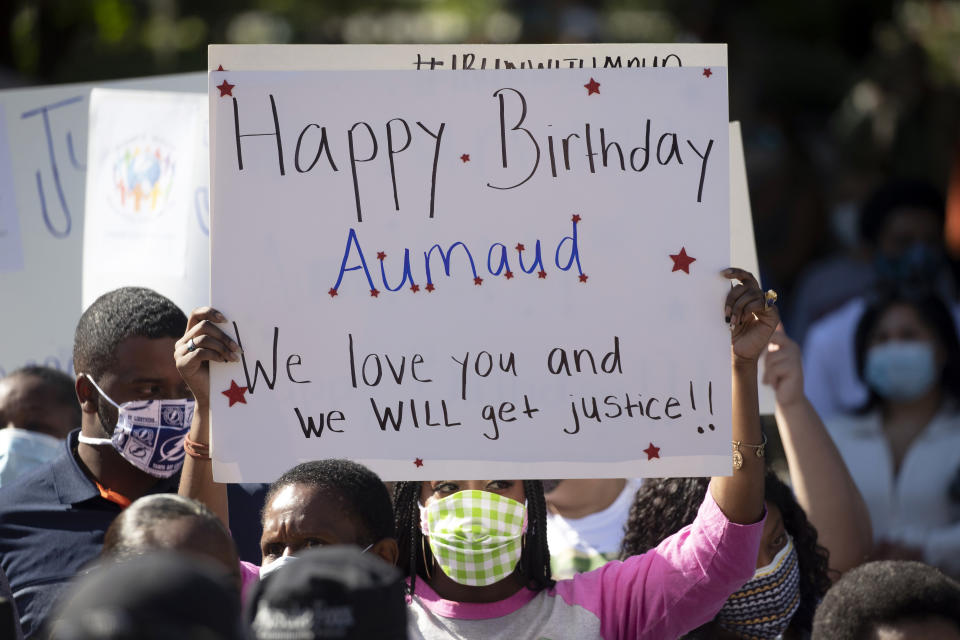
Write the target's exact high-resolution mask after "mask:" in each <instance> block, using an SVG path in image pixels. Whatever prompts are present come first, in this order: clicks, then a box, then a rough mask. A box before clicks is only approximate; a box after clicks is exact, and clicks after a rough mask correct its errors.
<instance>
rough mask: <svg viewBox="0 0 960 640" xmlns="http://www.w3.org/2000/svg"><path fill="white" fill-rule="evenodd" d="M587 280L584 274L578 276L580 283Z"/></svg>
mask: <svg viewBox="0 0 960 640" xmlns="http://www.w3.org/2000/svg"><path fill="white" fill-rule="evenodd" d="M587 278H588V276H587V274H585V273H581V274H580V282H586V281H587Z"/></svg>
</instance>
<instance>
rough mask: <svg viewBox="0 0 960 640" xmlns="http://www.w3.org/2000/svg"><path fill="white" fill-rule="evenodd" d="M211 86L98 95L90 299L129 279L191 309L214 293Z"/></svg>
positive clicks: (90, 181)
mask: <svg viewBox="0 0 960 640" xmlns="http://www.w3.org/2000/svg"><path fill="white" fill-rule="evenodd" d="M207 114H208V106H207V97H206V95H205V94H192V93H173V92H157V91H131V90H121V89H94V90H93V93H92V94H91V95H90V125H89V142H88V153H87V189H86V226H85V228H84V251H83V306H84V307H87V306H89V305H90V304H91V303H92V302H93V301H94V300H95V299H96V298H97V297H98V296H100V295H102V294H104V293H106V292H107V291H110V290H113V289H116V288H117V287H122V286H128V285H132V286H141V287H149V288H151V289H154V290H156V291H158V292H160V293H162V294H163V295H165V296H167V297H168V298H170V299H171V300H173V301H174V302H175V303H176V304H177V305H178V306H179V307H180V308H181V309H183V310H184V311H185V312H188V313H189V311H190V310H191V309H194V308H196V307H198V306H201V305H205V304H207V301H208V300H209V295H210V294H209V280H210V252H209V240H208V238H209V212H208V209H207V201H208V190H209V183H210V176H209V166H210V165H209V148H208V145H207V135H208V123H207Z"/></svg>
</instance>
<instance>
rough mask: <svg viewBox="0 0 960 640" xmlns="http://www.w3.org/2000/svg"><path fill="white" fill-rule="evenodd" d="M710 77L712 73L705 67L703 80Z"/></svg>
mask: <svg viewBox="0 0 960 640" xmlns="http://www.w3.org/2000/svg"><path fill="white" fill-rule="evenodd" d="M712 75H713V71H710V67H707V68H706V69H704V70H703V77H704V78H709V77H710V76H712Z"/></svg>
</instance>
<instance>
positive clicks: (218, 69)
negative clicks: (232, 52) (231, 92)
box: [217, 65, 226, 71]
mask: <svg viewBox="0 0 960 640" xmlns="http://www.w3.org/2000/svg"><path fill="white" fill-rule="evenodd" d="M217 71H226V69H224V68H223V65H220V66H219V67H217Z"/></svg>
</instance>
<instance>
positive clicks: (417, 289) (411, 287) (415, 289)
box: [410, 284, 420, 293]
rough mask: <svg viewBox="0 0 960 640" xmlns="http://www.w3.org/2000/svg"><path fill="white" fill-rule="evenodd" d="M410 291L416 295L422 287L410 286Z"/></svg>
mask: <svg viewBox="0 0 960 640" xmlns="http://www.w3.org/2000/svg"><path fill="white" fill-rule="evenodd" d="M410 291H413V292H414V293H416V292H417V291H420V285H418V284H412V285H410Z"/></svg>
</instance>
